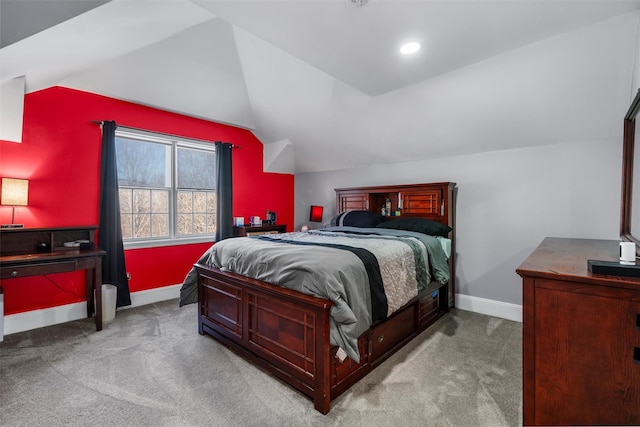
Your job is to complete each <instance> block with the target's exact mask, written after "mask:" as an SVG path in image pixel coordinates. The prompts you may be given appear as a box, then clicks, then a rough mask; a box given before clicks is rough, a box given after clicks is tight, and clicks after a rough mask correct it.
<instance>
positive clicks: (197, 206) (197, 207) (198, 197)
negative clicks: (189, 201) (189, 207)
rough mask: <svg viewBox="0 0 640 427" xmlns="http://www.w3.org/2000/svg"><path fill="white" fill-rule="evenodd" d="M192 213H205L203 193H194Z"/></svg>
mask: <svg viewBox="0 0 640 427" xmlns="http://www.w3.org/2000/svg"><path fill="white" fill-rule="evenodd" d="M193 211H194V212H200V213H205V212H206V211H207V193H205V192H203V191H194V193H193Z"/></svg>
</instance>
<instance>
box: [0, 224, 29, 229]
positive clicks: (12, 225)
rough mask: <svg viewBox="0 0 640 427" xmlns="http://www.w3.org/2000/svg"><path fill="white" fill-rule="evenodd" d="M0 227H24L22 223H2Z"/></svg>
mask: <svg viewBox="0 0 640 427" xmlns="http://www.w3.org/2000/svg"><path fill="white" fill-rule="evenodd" d="M0 228H24V224H2V225H0Z"/></svg>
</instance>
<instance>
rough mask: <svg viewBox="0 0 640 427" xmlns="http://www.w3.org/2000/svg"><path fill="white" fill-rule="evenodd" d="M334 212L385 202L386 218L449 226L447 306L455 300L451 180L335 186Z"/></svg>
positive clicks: (454, 189)
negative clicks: (347, 186) (370, 185)
mask: <svg viewBox="0 0 640 427" xmlns="http://www.w3.org/2000/svg"><path fill="white" fill-rule="evenodd" d="M335 192H336V210H337V213H342V212H348V211H354V210H363V211H373V212H378V213H381V212H382V209H383V208H385V211H386V204H387V202H388V201H389V202H390V204H391V214H390V213H389V212H385V213H386V215H387V216H388V217H389V218H394V217H396V214H397V213H399V214H400V215H399V216H400V217H419V218H427V219H432V220H434V221H438V222H440V223H442V224H445V225H448V226H449V227H451V228H452V229H453V231H451V232H450V233H449V239H451V257H450V258H449V271H450V274H451V279H450V280H449V306H450V307H453V306H454V301H455V293H454V291H455V286H454V282H455V254H456V195H457V192H458V188H457V187H456V183H455V182H436V183H429V184H408V185H384V186H378V187H352V188H336V189H335Z"/></svg>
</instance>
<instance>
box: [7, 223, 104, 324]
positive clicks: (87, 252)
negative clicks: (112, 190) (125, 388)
mask: <svg viewBox="0 0 640 427" xmlns="http://www.w3.org/2000/svg"><path fill="white" fill-rule="evenodd" d="M95 229H96V227H71V228H47V229H43V228H39V229H26V228H23V229H8V230H0V280H8V279H14V278H18V277H29V276H40V275H44V274H53V273H65V272H71V271H77V270H86V271H87V317H91V316H92V315H93V313H94V311H95V323H96V330H98V331H100V330H102V257H103V256H104V255H105V254H106V252H105V251H103V250H102V249H99V248H88V249H79V248H66V247H64V246H63V243H64V242H65V241H74V240H79V239H82V240H88V241H89V243H90V245H89V246H92V245H93V236H94V233H95ZM40 243H47V244H48V247H47V250H46V251H44V252H37V245H38V244H40ZM94 298H95V304H94Z"/></svg>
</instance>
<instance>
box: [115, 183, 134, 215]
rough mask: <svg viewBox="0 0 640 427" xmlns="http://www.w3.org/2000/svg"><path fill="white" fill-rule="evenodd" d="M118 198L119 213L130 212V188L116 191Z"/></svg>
mask: <svg viewBox="0 0 640 427" xmlns="http://www.w3.org/2000/svg"><path fill="white" fill-rule="evenodd" d="M118 198H119V199H120V212H122V213H130V212H133V211H132V210H131V205H132V203H131V198H132V190H131V189H130V188H120V189H119V190H118Z"/></svg>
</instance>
